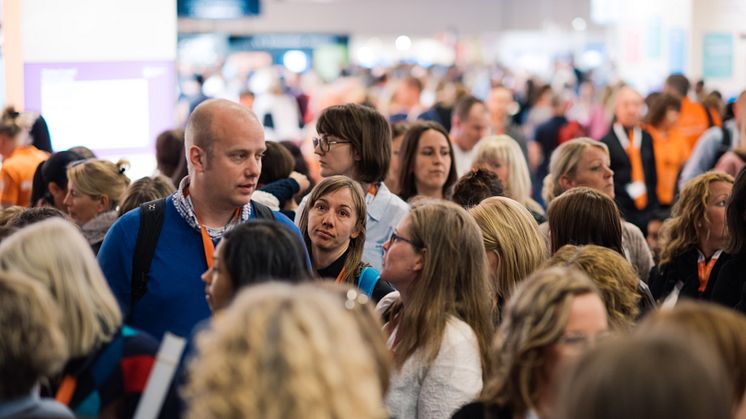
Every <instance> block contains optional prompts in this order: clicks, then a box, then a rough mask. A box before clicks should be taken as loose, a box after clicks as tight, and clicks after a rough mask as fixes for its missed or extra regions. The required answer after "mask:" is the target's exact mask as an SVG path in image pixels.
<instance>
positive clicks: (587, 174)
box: [539, 138, 654, 281]
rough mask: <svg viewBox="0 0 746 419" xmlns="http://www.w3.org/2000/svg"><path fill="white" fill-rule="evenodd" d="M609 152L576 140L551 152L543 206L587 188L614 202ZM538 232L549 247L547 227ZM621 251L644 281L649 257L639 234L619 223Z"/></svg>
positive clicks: (591, 142) (588, 141) (597, 144)
mask: <svg viewBox="0 0 746 419" xmlns="http://www.w3.org/2000/svg"><path fill="white" fill-rule="evenodd" d="M610 165H611V161H610V158H609V148H608V147H606V144H604V143H601V142H599V141H596V140H592V139H590V138H576V139H573V140H570V141H568V142H566V143H563V144H561V145H560V146H559V147H557V148H556V149H555V150H554V152H552V156H551V160H550V162H549V174H548V175H547V177H546V178H544V188H543V191H542V196H543V197H544V201H545V202H546V204H547V206H549V205H550V204H551V202H552V200H553V199H554V198H556V197H557V196H559V195H560V194H562V193H563V192H565V191H566V190H568V189H572V188H575V187H578V186H587V187H589V188H592V189H595V190H597V191H599V192H601V193H603V194H605V195H606V196H608V197H609V198H611V199H614V171H612V170H611V168H610ZM539 230H540V231H541V233H542V234H543V235H544V237H545V238H546V241H547V247H549V243H550V237H549V236H550V233H549V225H548V224H542V225H541V226H539ZM622 247H623V249H624V253H625V256H626V257H627V259H628V260H629V261H630V263H632V266H634V267H635V270H636V271H637V275H638V276H639V277H640V279H641V280H643V281H647V279H648V275H649V274H650V269H652V267H653V264H654V263H653V255H652V253H651V252H650V249H649V248H648V245H647V242H646V241H645V237H644V236H643V235H642V231H640V229H639V228H637V227H636V226H635V225H634V224H631V223H629V222H626V221H624V222H622Z"/></svg>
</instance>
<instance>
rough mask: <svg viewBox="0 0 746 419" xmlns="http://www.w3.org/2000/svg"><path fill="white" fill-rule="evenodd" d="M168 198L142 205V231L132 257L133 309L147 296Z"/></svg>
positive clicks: (139, 232) (138, 234)
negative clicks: (149, 273) (151, 266)
mask: <svg viewBox="0 0 746 419" xmlns="http://www.w3.org/2000/svg"><path fill="white" fill-rule="evenodd" d="M165 207H166V198H161V199H157V200H155V201H150V202H146V203H144V204H142V205H140V230H139V231H138V232H137V244H135V252H134V254H133V255H132V306H131V308H130V310H131V309H132V308H134V305H135V303H137V301H138V300H139V299H140V298H142V296H143V295H145V291H146V290H147V287H148V271H150V263H151V262H152V261H153V256H154V255H155V246H156V244H158V237H159V236H160V235H161V228H162V227H163V214H164V212H165Z"/></svg>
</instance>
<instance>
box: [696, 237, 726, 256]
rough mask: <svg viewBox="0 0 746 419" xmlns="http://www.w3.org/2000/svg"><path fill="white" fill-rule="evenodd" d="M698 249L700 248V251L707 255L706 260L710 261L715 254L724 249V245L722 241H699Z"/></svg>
mask: <svg viewBox="0 0 746 419" xmlns="http://www.w3.org/2000/svg"><path fill="white" fill-rule="evenodd" d="M697 247H698V248H699V251H700V252H702V254H703V255H705V259H709V258H711V257H712V255H714V254H715V252H717V251H718V250H720V249H722V248H723V247H724V243H723V241H722V240H712V239H703V240H700V241H699V245H698V246H697Z"/></svg>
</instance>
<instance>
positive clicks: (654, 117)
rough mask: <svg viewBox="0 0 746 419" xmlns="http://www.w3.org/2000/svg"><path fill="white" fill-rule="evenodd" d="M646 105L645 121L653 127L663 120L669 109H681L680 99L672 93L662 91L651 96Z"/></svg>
mask: <svg viewBox="0 0 746 419" xmlns="http://www.w3.org/2000/svg"><path fill="white" fill-rule="evenodd" d="M648 106H649V109H648V114H647V118H646V119H647V123H648V124H650V125H652V126H654V127H655V126H657V125H658V124H660V123H661V122H663V119H664V118H665V117H666V112H668V111H669V110H674V111H677V112H678V111H681V99H679V98H677V97H676V96H674V95H672V94H669V93H663V94H660V95H658V96H656V97H654V98H652V99H651V100H650V103H649V104H648Z"/></svg>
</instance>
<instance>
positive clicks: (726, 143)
mask: <svg viewBox="0 0 746 419" xmlns="http://www.w3.org/2000/svg"><path fill="white" fill-rule="evenodd" d="M720 131H721V132H722V133H723V139H722V140H721V141H720V147H721V148H722V149H725V151H728V150H730V143H731V138H730V131H728V128H726V127H725V125H723V126H722V127H720Z"/></svg>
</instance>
